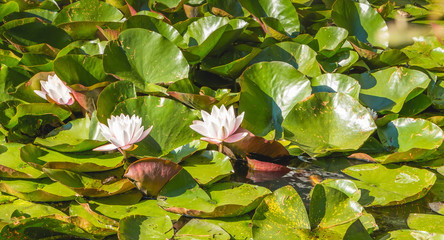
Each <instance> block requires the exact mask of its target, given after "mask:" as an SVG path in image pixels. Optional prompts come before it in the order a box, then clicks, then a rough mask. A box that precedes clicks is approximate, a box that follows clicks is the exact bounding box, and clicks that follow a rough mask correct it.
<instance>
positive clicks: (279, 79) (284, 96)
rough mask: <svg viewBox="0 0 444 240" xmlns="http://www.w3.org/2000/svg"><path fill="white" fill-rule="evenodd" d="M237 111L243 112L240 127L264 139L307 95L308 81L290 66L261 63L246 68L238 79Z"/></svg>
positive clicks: (281, 63)
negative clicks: (238, 97)
mask: <svg viewBox="0 0 444 240" xmlns="http://www.w3.org/2000/svg"><path fill="white" fill-rule="evenodd" d="M239 81H240V85H241V89H242V90H241V94H240V101H239V112H245V116H244V121H243V123H242V127H244V128H246V129H248V130H249V131H251V132H252V133H254V134H256V135H259V136H265V135H267V134H268V133H269V132H270V131H272V130H274V129H276V135H277V138H280V136H281V134H282V126H281V124H282V121H283V119H284V118H285V117H286V116H287V115H288V113H289V112H290V110H291V109H292V108H293V107H294V106H295V105H296V104H297V103H298V102H300V101H301V100H303V99H305V98H306V97H308V96H309V95H310V93H311V88H310V81H309V80H308V79H307V78H306V77H305V76H304V75H303V74H302V73H300V72H299V71H298V70H296V69H294V68H293V67H292V66H291V65H290V64H287V63H283V62H261V63H256V64H254V65H252V66H250V67H249V68H247V69H246V70H245V71H244V72H243V73H242V75H241V76H240V78H239Z"/></svg>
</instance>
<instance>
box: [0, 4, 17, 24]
mask: <svg viewBox="0 0 444 240" xmlns="http://www.w3.org/2000/svg"><path fill="white" fill-rule="evenodd" d="M18 11H19V5H18V3H16V2H8V3H5V4H3V5H2V6H0V21H3V18H4V17H5V16H7V15H8V14H11V13H13V12H18Z"/></svg>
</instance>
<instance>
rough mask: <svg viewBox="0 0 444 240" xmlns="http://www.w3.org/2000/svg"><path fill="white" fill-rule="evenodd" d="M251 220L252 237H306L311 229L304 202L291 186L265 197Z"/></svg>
mask: <svg viewBox="0 0 444 240" xmlns="http://www.w3.org/2000/svg"><path fill="white" fill-rule="evenodd" d="M252 221H253V236H254V239H276V238H277V239H306V238H308V237H309V233H310V231H311V227H310V221H309V219H308V215H307V212H306V210H305V206H304V203H303V202H302V199H301V197H300V196H299V194H298V193H297V192H296V190H294V188H293V187H291V186H285V187H282V188H279V189H278V190H276V191H274V192H273V194H272V195H269V196H267V197H265V198H264V199H263V200H262V203H261V204H260V205H259V207H258V208H257V209H256V211H255V214H254V216H253V219H252Z"/></svg>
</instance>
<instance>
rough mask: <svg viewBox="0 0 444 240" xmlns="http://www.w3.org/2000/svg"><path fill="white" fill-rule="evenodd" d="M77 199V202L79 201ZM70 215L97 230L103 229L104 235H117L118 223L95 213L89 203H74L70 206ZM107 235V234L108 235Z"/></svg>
mask: <svg viewBox="0 0 444 240" xmlns="http://www.w3.org/2000/svg"><path fill="white" fill-rule="evenodd" d="M78 199H79V198H77V199H76V200H78ZM69 215H70V216H78V217H81V218H84V219H85V220H86V221H88V222H89V223H91V224H92V225H94V226H95V227H97V228H101V229H102V232H103V233H104V235H113V234H116V231H117V226H118V224H119V223H118V222H117V221H115V220H113V219H110V218H107V217H105V216H103V215H100V214H98V213H96V212H93V211H92V210H91V208H90V206H89V205H88V204H87V203H81V204H79V203H78V202H75V201H72V202H71V204H70V205H69ZM106 233H107V234H106Z"/></svg>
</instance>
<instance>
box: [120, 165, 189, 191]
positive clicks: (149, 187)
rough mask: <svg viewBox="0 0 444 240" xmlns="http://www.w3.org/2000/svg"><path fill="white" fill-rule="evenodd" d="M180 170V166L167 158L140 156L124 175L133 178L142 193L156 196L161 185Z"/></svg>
mask: <svg viewBox="0 0 444 240" xmlns="http://www.w3.org/2000/svg"><path fill="white" fill-rule="evenodd" d="M181 170H182V166H180V165H178V164H177V163H174V162H171V161H169V160H165V159H161V158H142V159H140V160H138V161H136V162H134V163H132V164H131V165H130V166H129V167H128V169H127V170H126V172H125V175H124V176H125V177H127V178H130V179H132V180H134V181H135V182H136V186H137V187H138V188H139V190H140V191H142V192H143V193H145V194H147V195H150V196H157V194H158V193H159V191H160V190H161V189H162V188H163V186H164V185H165V184H166V183H167V182H168V181H169V180H170V179H171V178H173V177H174V176H175V175H176V174H177V173H178V172H180V171H181Z"/></svg>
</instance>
